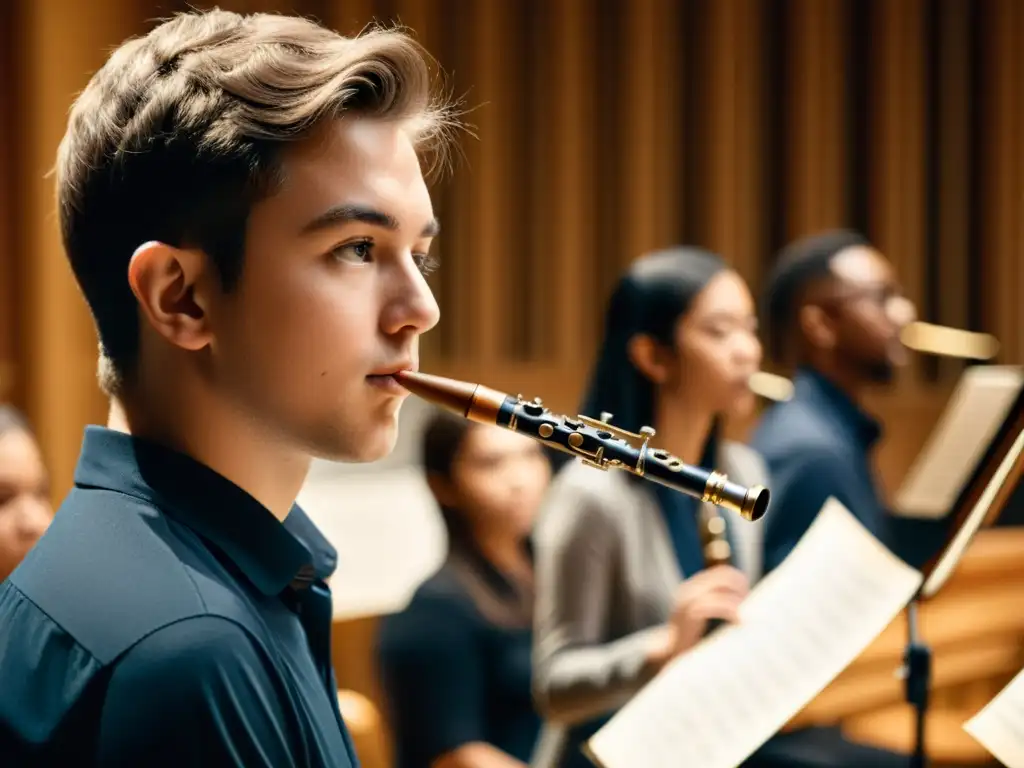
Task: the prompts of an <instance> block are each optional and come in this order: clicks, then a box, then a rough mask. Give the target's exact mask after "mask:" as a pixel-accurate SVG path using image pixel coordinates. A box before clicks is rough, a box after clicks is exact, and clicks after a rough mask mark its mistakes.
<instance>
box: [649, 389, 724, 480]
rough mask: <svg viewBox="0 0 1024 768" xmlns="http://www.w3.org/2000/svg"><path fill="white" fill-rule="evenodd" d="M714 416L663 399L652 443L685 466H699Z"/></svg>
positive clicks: (707, 412)
mask: <svg viewBox="0 0 1024 768" xmlns="http://www.w3.org/2000/svg"><path fill="white" fill-rule="evenodd" d="M714 420H715V416H714V414H713V413H711V412H710V411H706V410H704V409H702V408H699V407H696V406H694V405H691V404H688V403H682V402H679V400H678V399H676V398H671V399H669V398H665V397H662V398H660V400H659V402H658V412H657V419H656V421H657V425H656V431H657V434H656V436H655V438H654V441H653V443H654V444H655V445H656V446H657V447H658V448H661V449H663V450H666V451H668V452H669V453H671V454H673V455H674V456H676V457H678V458H679V460H680V461H682V462H684V463H686V464H694V465H699V464H700V462H701V459H703V455H702V454H703V453H704V445H705V444H706V443H707V441H708V436H709V435H710V434H711V426H712V424H713V423H714Z"/></svg>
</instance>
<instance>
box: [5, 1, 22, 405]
mask: <svg viewBox="0 0 1024 768" xmlns="http://www.w3.org/2000/svg"><path fill="white" fill-rule="evenodd" d="M17 12H18V4H17V3H13V2H8V3H0V73H3V77H0V402H2V401H5V400H9V399H18V398H17V396H18V395H19V394H20V393H19V392H18V390H17V377H18V373H19V372H18V365H17V359H18V353H19V349H18V347H19V344H18V341H19V340H18V312H19V305H20V293H21V292H20V291H19V290H18V284H19V283H20V274H19V272H20V270H19V269H18V264H17V259H18V249H17V234H16V232H15V222H16V221H17V220H18V218H19V217H17V216H16V215H15V214H16V211H17V205H16V200H17V199H18V197H19V195H16V194H15V189H16V186H15V185H16V183H17V179H16V176H15V174H16V172H17V171H16V168H15V164H16V163H17V160H18V155H17V150H16V147H17V139H18V137H17V136H16V131H15V128H16V125H15V122H16V116H17V115H18V114H19V110H18V108H17V104H18V101H19V99H18V83H19V82H20V76H21V71H20V68H18V67H17V58H16V55H15V41H16V37H15V25H16V24H17V21H18V16H17Z"/></svg>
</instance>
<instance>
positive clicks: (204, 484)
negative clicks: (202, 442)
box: [75, 426, 336, 595]
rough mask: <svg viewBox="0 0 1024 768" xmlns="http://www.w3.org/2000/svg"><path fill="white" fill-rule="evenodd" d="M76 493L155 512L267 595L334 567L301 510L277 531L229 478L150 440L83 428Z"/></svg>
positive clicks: (273, 522)
mask: <svg viewBox="0 0 1024 768" xmlns="http://www.w3.org/2000/svg"><path fill="white" fill-rule="evenodd" d="M75 486H76V487H79V488H102V489H105V490H111V491H117V492H119V493H124V494H126V495H128V496H134V497H135V498H138V499H142V500H144V501H147V502H149V503H150V504H153V505H154V506H156V507H159V508H160V510H161V511H162V512H164V513H166V514H168V515H169V516H170V517H173V518H174V519H175V520H177V521H178V522H180V523H182V524H183V525H186V526H188V527H189V528H191V529H192V530H193V531H195V532H196V533H197V534H198V535H199V536H200V537H202V538H203V539H205V540H206V541H207V542H208V543H210V544H212V545H213V546H214V547H216V548H217V549H218V550H220V552H221V553H223V554H224V555H225V556H226V557H227V558H228V559H229V560H230V561H231V562H232V563H234V565H235V566H237V567H238V569H239V570H240V571H241V572H242V573H243V574H244V575H245V577H246V578H248V579H249V580H250V581H251V582H252V583H253V585H254V586H255V587H256V588H257V589H259V590H260V591H261V592H263V593H264V594H266V595H277V594H279V593H281V592H282V591H283V590H284V589H285V588H286V587H287V586H288V585H289V584H291V583H292V581H293V580H295V579H296V577H298V578H299V579H300V580H303V579H305V580H309V578H310V575H311V574H313V573H315V574H316V575H317V576H319V577H320V578H326V576H329V575H330V572H331V571H333V569H334V566H335V562H336V554H335V552H334V549H333V547H331V546H330V544H328V543H327V541H326V539H324V538H323V536H322V534H320V532H319V531H318V530H317V529H316V527H315V526H314V525H313V523H312V522H311V521H310V520H309V518H308V517H306V515H305V513H304V512H303V511H302V510H301V509H300V508H299V507H298V506H293V507H292V509H291V512H290V513H289V515H288V517H287V518H285V521H284V524H282V523H281V522H280V521H278V519H277V518H276V517H274V515H273V514H272V513H271V512H270V510H268V509H267V508H266V507H264V506H263V505H262V504H260V503H259V502H258V501H256V499H254V498H253V497H252V496H250V495H249V494H248V493H246V492H245V491H244V490H242V489H241V488H239V487H238V486H237V485H235V484H234V483H232V482H231V481H230V480H228V479H227V478H225V477H223V476H222V475H219V474H218V473H217V472H215V471H214V470H212V469H210V468H209V467H207V466H206V465H204V464H201V463H199V462H198V461H196V460H195V459H193V458H191V457H189V456H187V455H185V454H183V453H179V452H178V451H175V450H172V449H170V448H167V447H164V446H162V445H159V444H157V443H154V442H150V441H148V440H144V439H141V438H138V437H132V436H130V435H126V434H124V433H122V432H116V431H114V430H111V429H106V428H104V427H93V426H90V427H86V430H85V438H84V440H83V442H82V452H81V455H80V457H79V460H78V466H77V467H76V468H75ZM303 540H305V543H304V541H303ZM311 549H312V550H313V551H311ZM314 551H316V552H317V553H318V555H319V557H318V558H314V556H313V552H314ZM317 560H319V561H320V562H317ZM325 571H326V573H325Z"/></svg>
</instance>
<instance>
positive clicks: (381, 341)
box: [0, 11, 450, 768]
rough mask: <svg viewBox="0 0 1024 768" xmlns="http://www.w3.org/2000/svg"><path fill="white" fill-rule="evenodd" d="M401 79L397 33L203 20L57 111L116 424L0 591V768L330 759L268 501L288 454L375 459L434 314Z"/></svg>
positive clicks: (320, 595)
mask: <svg viewBox="0 0 1024 768" xmlns="http://www.w3.org/2000/svg"><path fill="white" fill-rule="evenodd" d="M430 83H431V79H430V74H429V70H428V66H427V61H426V59H425V56H424V54H423V52H422V51H421V50H420V49H419V48H418V47H417V46H416V44H415V43H414V42H412V40H411V39H409V38H407V37H405V36H404V35H402V34H399V33H397V32H389V31H375V32H371V33H368V34H365V35H363V36H360V37H359V38H355V39H346V38H343V37H340V36H338V35H336V34H334V33H332V32H329V31H327V30H325V29H323V28H321V27H318V26H316V25H315V24H313V23H312V22H309V21H306V20H303V19H298V18H289V17H283V16H271V15H263V14H257V15H252V16H239V15H236V14H233V13H226V12H221V11H211V12H209V13H189V14H184V15H180V16H177V17H175V18H173V19H172V20H170V21H167V22H166V23H164V24H162V25H160V26H159V27H157V28H156V29H154V30H153V31H152V32H150V33H149V34H148V35H146V36H144V37H141V38H139V39H135V40H131V41H128V42H126V43H125V44H124V45H122V46H121V47H120V48H119V49H118V50H116V51H115V52H114V53H113V54H112V55H111V56H110V58H109V60H108V61H107V63H106V64H105V65H104V67H103V68H102V69H101V70H100V71H99V72H98V73H97V74H96V75H95V76H94V77H93V78H92V80H91V82H90V83H89V85H88V87H87V88H86V89H85V91H84V92H83V93H82V94H81V96H80V97H79V98H78V100H77V101H76V103H75V105H74V108H73V109H72V111H71V115H70V119H69V124H68V128H67V133H66V134H65V137H64V140H63V142H62V144H61V147H60V151H59V156H58V160H57V193H58V203H59V216H60V224H61V230H62V234H63V240H64V245H65V248H66V251H67V254H68V257H69V259H70V262H71V267H72V269H73V270H74V273H75V276H76V278H77V280H78V283H79V285H80V287H81V289H82V292H83V293H84V295H85V298H86V300H87V301H88V303H89V306H90V308H91V310H92V313H93V317H94V319H95V321H96V326H97V329H98V333H99V338H100V344H101V383H102V385H103V387H104V389H105V390H106V392H107V393H108V394H109V395H110V396H111V397H112V398H113V400H114V401H115V402H116V408H115V409H114V412H116V413H118V414H119V418H117V419H112V421H111V426H112V427H115V428H106V429H104V428H99V427H90V428H88V429H87V430H86V433H85V438H84V442H83V446H82V452H81V456H80V459H79V463H78V466H77V469H76V472H75V487H74V489H73V490H72V491H71V493H70V495H69V496H68V497H67V499H66V500H65V502H64V504H63V506H62V508H61V509H60V511H59V514H57V515H56V518H55V520H54V523H53V525H52V526H51V528H50V529H49V531H48V532H47V534H46V535H45V536H44V537H43V539H42V540H41V541H40V542H39V544H38V545H37V546H36V547H35V548H34V550H33V551H32V552H31V553H30V554H29V556H28V557H27V558H26V559H25V561H24V562H23V564H22V565H21V566H20V567H19V568H18V569H17V570H16V571H15V572H14V573H13V574H12V576H11V577H10V579H9V580H8V581H5V582H4V583H3V584H2V585H0V624H2V625H3V632H2V633H0V681H2V684H0V755H2V756H3V759H2V760H0V762H3V764H4V765H5V766H22V765H32V766H42V765H71V764H74V765H77V766H113V765H118V766H120V765H125V766H129V765H130V766H163V765H174V766H186V765H187V766H190V767H193V768H194V767H197V766H246V768H259V767H260V766H266V768H288V767H289V766H304V767H314V768H316V767H319V766H324V767H325V768H326V766H331V768H337V767H338V766H341V767H342V768H344V766H352V765H356V764H357V760H356V757H355V755H354V754H353V750H352V746H351V741H350V739H349V737H348V734H347V732H346V730H345V726H344V724H343V723H342V721H341V717H340V714H339V712H338V705H337V696H336V690H335V683H334V678H333V674H332V671H331V663H330V656H329V650H330V642H329V629H330V619H331V605H330V594H329V592H328V590H327V586H326V584H325V581H324V580H325V578H326V576H327V575H329V573H330V571H331V568H332V567H333V562H332V555H331V552H330V551H329V547H325V546H324V543H323V541H322V538H320V537H319V535H318V534H317V533H316V531H315V528H313V527H312V525H311V524H310V523H309V521H308V519H307V518H305V517H304V516H303V515H302V512H301V510H299V509H297V508H296V507H295V505H294V501H295V497H296V495H297V494H298V492H299V489H300V488H301V487H302V485H303V482H304V480H305V477H306V473H307V470H308V468H309V465H310V461H311V457H313V456H319V457H325V458H329V459H335V460H347V461H371V460H374V459H378V458H380V457H382V456H384V455H385V454H387V453H388V452H389V451H390V450H391V448H392V446H393V444H394V441H395V436H396V421H397V415H398V410H399V407H400V405H401V403H402V399H403V396H404V394H405V393H404V390H402V389H401V387H399V386H397V384H396V383H395V382H394V380H393V379H392V378H391V376H390V374H392V373H394V372H395V371H397V370H400V369H408V368H415V367H416V365H417V338H418V336H419V335H420V334H421V333H423V332H425V331H427V330H428V329H430V328H431V327H432V326H433V325H434V324H435V323H436V322H437V320H438V309H437V305H436V303H435V302H434V299H433V297H432V296H431V293H430V291H429V289H428V287H427V285H426V282H425V280H424V277H423V273H424V271H426V270H427V269H428V268H429V266H430V256H429V255H428V254H429V250H430V244H431V239H432V238H433V237H434V235H435V234H436V233H437V223H436V220H435V218H434V213H433V209H432V206H431V201H430V197H429V195H428V192H427V187H426V185H425V183H424V179H423V175H422V173H421V157H422V154H423V151H430V152H433V151H434V150H438V149H443V147H441V146H440V139H441V138H443V137H445V136H447V135H449V133H450V131H448V130H447V128H448V126H449V125H450V120H449V115H450V112H449V111H448V110H447V109H446V108H445V107H444V106H443V105H441V104H440V103H439V102H437V101H436V100H435V98H434V95H433V94H432V93H431V90H430ZM118 422H119V423H118Z"/></svg>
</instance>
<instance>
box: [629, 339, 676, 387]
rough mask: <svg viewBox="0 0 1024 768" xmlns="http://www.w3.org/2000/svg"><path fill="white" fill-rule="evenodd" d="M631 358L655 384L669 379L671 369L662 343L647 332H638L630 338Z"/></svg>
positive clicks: (639, 369) (641, 371)
mask: <svg viewBox="0 0 1024 768" xmlns="http://www.w3.org/2000/svg"><path fill="white" fill-rule="evenodd" d="M626 353H627V354H628V355H629V360H630V362H631V363H633V365H635V366H636V369H637V370H638V371H640V373H642V374H643V375H644V376H646V377H647V378H648V379H650V380H651V381H653V382H654V383H655V384H664V383H665V382H666V381H667V380H668V375H669V369H668V365H667V364H666V360H665V354H664V350H663V349H662V346H661V344H659V343H658V342H657V341H655V340H654V339H653V338H652V337H650V336H648V335H647V334H646V333H638V334H636V335H635V336H633V337H632V338H630V340H629V344H628V346H627V348H626Z"/></svg>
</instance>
